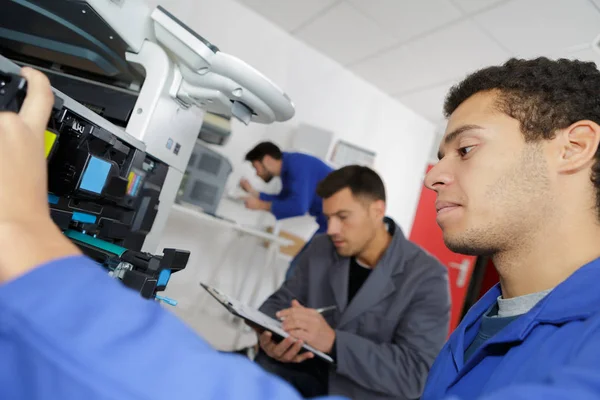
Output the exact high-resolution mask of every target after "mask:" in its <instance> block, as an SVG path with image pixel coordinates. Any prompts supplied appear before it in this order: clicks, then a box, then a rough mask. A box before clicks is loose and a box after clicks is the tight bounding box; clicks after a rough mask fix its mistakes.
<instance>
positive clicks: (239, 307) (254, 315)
mask: <svg viewBox="0 0 600 400" xmlns="http://www.w3.org/2000/svg"><path fill="white" fill-rule="evenodd" d="M200 286H202V287H203V288H204V289H205V290H206V291H207V292H208V293H209V294H210V295H211V296H212V297H214V299H215V300H217V301H218V302H219V303H221V305H223V307H225V308H226V309H227V310H228V311H229V312H230V313H232V314H233V315H235V316H237V317H240V318H242V319H245V320H247V321H249V322H251V323H254V324H256V325H258V326H260V327H262V328H264V329H266V330H268V331H270V332H272V333H274V334H276V335H278V336H280V337H282V338H286V337H288V336H289V334H288V333H287V332H286V331H284V330H283V328H282V327H281V322H280V321H278V320H276V319H274V318H271V317H269V316H268V315H266V314H264V313H262V312H260V311H258V310H256V309H254V308H252V307H248V306H247V305H245V304H242V303H241V302H239V301H237V300H236V299H232V298H231V297H229V296H227V295H226V294H225V293H222V292H221V291H219V290H218V289H216V288H213V287H210V286H208V285H206V284H204V283H200ZM302 347H303V348H304V349H305V350H308V351H310V352H311V353H313V354H314V355H315V356H317V357H319V358H322V359H323V360H325V361H327V362H328V363H331V364H333V363H334V361H333V359H332V358H331V357H330V356H329V355H327V354H325V353H323V352H322V351H319V350H317V349H315V348H314V347H312V346H309V345H307V344H304V345H303V346H302Z"/></svg>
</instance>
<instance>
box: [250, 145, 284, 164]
mask: <svg viewBox="0 0 600 400" xmlns="http://www.w3.org/2000/svg"><path fill="white" fill-rule="evenodd" d="M265 156H271V157H273V158H274V159H275V160H281V157H282V153H281V149H279V147H277V145H276V144H275V143H272V142H261V143H259V144H257V145H256V146H254V148H253V149H252V150H250V151H249V152H248V153H247V154H246V161H250V162H252V161H262V160H263V158H265Z"/></svg>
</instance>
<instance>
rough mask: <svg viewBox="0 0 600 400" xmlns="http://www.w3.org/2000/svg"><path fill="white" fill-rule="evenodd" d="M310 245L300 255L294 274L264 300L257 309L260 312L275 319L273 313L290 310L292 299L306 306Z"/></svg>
mask: <svg viewBox="0 0 600 400" xmlns="http://www.w3.org/2000/svg"><path fill="white" fill-rule="evenodd" d="M311 245H312V243H311V244H310V245H309V246H308V248H307V249H306V250H305V251H304V252H303V253H302V254H301V255H300V258H299V260H298V265H297V266H296V271H295V272H294V274H293V275H292V276H291V277H290V279H288V280H287V281H285V282H284V283H283V284H282V285H281V287H280V288H279V289H277V291H276V292H275V293H273V294H272V295H271V296H269V298H267V300H265V302H264V303H263V304H262V305H261V306H260V308H259V310H260V311H262V312H263V313H265V314H267V315H269V316H270V317H272V318H275V313H276V312H277V311H280V310H283V309H285V308H290V307H291V306H292V300H294V299H296V300H298V301H299V302H300V304H306V301H307V300H306V299H307V297H308V259H309V256H308V254H309V253H310V251H309V250H310V247H311Z"/></svg>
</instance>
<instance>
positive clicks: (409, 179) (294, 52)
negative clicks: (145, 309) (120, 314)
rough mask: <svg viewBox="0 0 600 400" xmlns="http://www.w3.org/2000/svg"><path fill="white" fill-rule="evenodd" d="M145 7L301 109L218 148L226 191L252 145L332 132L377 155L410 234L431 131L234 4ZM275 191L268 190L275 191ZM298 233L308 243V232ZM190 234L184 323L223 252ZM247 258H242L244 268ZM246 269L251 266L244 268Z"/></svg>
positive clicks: (170, 0) (393, 205)
mask: <svg viewBox="0 0 600 400" xmlns="http://www.w3.org/2000/svg"><path fill="white" fill-rule="evenodd" d="M148 3H150V4H151V5H153V6H154V5H156V4H157V3H160V4H161V5H162V6H163V7H165V8H166V9H167V10H169V11H170V12H172V13H173V14H174V15H176V16H177V17H178V18H180V19H181V20H182V21H183V22H185V23H186V24H188V25H189V26H190V27H191V28H192V29H194V30H196V31H197V32H198V33H199V34H200V35H202V36H204V37H205V38H206V39H208V40H209V41H211V42H212V43H213V44H215V45H216V46H217V47H219V48H220V49H221V50H222V51H224V52H227V53H230V54H233V55H235V56H237V57H239V58H240V59H242V60H244V61H246V62H247V63H249V64H250V65H252V66H253V67H255V68H256V69H258V70H259V71H261V72H262V73H264V74H265V75H266V76H267V77H269V78H270V79H271V80H272V81H274V82H275V83H276V84H278V85H279V86H280V87H282V88H283V89H284V90H285V91H286V92H287V93H288V95H289V96H290V97H291V99H292V100H293V102H294V103H295V105H296V116H295V117H294V118H293V120H292V121H289V122H286V123H282V124H275V125H269V126H261V125H255V124H251V125H250V126H244V125H242V124H240V123H237V122H235V123H234V124H233V135H232V137H231V139H230V141H229V143H228V144H227V145H226V146H224V147H213V148H214V149H215V150H217V151H219V152H221V153H222V154H224V155H226V156H227V157H228V158H229V159H230V160H231V162H232V164H233V168H234V171H233V173H232V175H231V177H230V179H229V182H228V186H229V188H231V187H233V186H235V184H237V182H238V181H239V178H240V177H241V176H242V175H247V176H253V172H252V171H251V170H250V168H249V166H248V165H247V164H244V163H243V162H242V161H243V158H244V155H245V153H246V152H247V151H248V150H249V149H250V148H251V147H252V146H253V145H254V144H256V143H257V142H258V141H260V140H264V139H269V140H273V141H274V142H277V143H279V144H280V145H281V146H282V147H283V148H287V147H288V146H289V145H290V143H291V135H292V134H293V132H294V129H295V128H296V127H297V126H298V125H299V123H301V122H304V123H307V124H310V125H314V126H317V127H321V128H323V129H326V130H330V131H333V132H334V133H335V135H336V137H335V139H337V138H343V139H344V140H346V141H349V142H352V143H355V144H357V145H359V146H363V147H366V148H368V149H370V150H373V151H375V152H376V153H377V158H376V165H375V168H376V170H377V171H378V172H379V173H380V175H381V176H382V178H383V179H384V182H385V184H386V188H387V191H388V215H390V216H391V217H392V218H394V219H395V220H396V222H398V223H399V224H400V226H401V227H402V228H403V230H404V232H405V233H406V234H407V235H408V233H409V232H410V228H411V224H412V220H413V215H414V212H415V209H416V203H417V200H418V196H419V193H420V189H421V183H422V177H423V172H424V168H425V165H426V162H427V158H428V155H429V151H430V147H431V145H432V143H433V140H434V130H435V127H434V125H433V124H431V123H430V122H428V121H427V120H425V119H424V118H422V117H420V116H418V115H416V114H415V113H414V112H412V111H411V110H409V109H408V108H406V107H404V106H403V105H402V104H400V103H398V101H397V100H394V99H392V98H391V97H389V96H387V95H385V94H384V93H382V92H380V91H379V90H378V89H376V88H375V87H373V86H372V85H370V84H368V83H366V82H365V81H363V80H362V79H360V78H358V77H357V76H355V75H353V74H352V73H351V72H349V71H347V70H345V69H343V68H342V67H341V66H340V65H338V64H336V63H335V62H333V61H332V60H330V59H329V58H327V57H326V56H325V55H322V54H320V53H318V52H316V51H315V50H313V49H312V48H309V47H308V46H306V45H305V44H303V43H301V42H299V41H297V40H296V39H295V38H293V37H292V36H290V35H289V34H287V33H286V32H284V31H283V30H281V29H280V28H278V27H277V26H275V25H273V24H272V23H270V22H269V21H267V20H266V19H264V18H263V17H262V16H260V15H258V14H256V13H254V12H253V11H251V10H249V9H247V8H245V6H243V5H242V4H239V3H237V2H235V1H232V0H162V1H160V2H159V1H157V0H149V1H148ZM334 142H335V140H334ZM255 182H256V183H257V184H258V182H257V181H256V180H255ZM274 185H275V186H276V184H274ZM274 185H271V186H274ZM275 186H274V187H272V188H271V189H272V190H276V187H275ZM220 213H222V214H225V215H227V216H231V217H234V218H235V219H241V220H242V221H245V222H248V223H249V222H256V220H257V215H258V213H256V212H249V211H246V210H244V209H243V207H242V206H241V205H239V204H233V203H231V202H228V201H224V202H223V204H222V206H221V207H220ZM267 222H268V221H267ZM174 224H175V225H176V224H178V223H177V222H176V221H175V220H171V226H170V227H168V229H167V231H168V232H171V233H173V232H179V233H181V229H177V226H175V225H174ZM312 227H313V228H314V226H312ZM186 229H191V228H189V227H187V228H186ZM168 232H167V233H168ZM300 233H301V234H302V235H304V236H308V234H310V233H311V232H300ZM189 235H193V237H194V242H195V243H196V245H195V246H194V247H195V248H194V249H190V250H192V252H193V255H192V260H191V261H190V266H189V267H188V269H187V270H185V271H183V272H182V273H180V274H176V275H175V276H174V277H173V280H172V282H171V284H170V288H169V292H170V294H171V295H173V297H178V299H179V300H183V304H182V306H181V308H180V310H179V311H178V313H179V314H180V315H182V316H184V317H187V319H190V318H192V317H191V315H192V314H193V315H196V313H195V312H194V313H191V311H190V312H189V313H188V311H186V310H187V309H188V308H190V309H191V308H192V307H193V304H194V302H195V300H194V299H195V296H197V294H196V292H197V290H198V286H197V282H198V281H199V280H200V279H203V278H204V277H206V276H207V274H208V272H207V271H208V269H210V267H211V266H212V265H214V262H215V260H217V259H219V256H218V254H217V253H219V252H221V251H222V250H223V249H222V248H221V249H219V244H222V243H224V240H225V239H223V240H221V241H216V239H215V237H216V236H215V232H214V229H213V228H212V227H211V228H210V229H204V230H202V229H198V230H197V232H196V230H195V232H193V233H192V232H189V233H188V236H189ZM175 241H176V240H175V237H174V236H172V235H171V236H169V234H167V236H165V238H164V240H163V243H162V245H163V246H173V245H177V243H175ZM188 244H189V243H188ZM221 247H222V246H221ZM216 249H218V250H216ZM243 258H244V256H243V255H241V254H240V256H239V259H240V261H241V260H242V259H243ZM246 261H247V260H246ZM256 262H260V261H258V260H257V261H256ZM231 263H232V265H231V268H234V269H235V268H238V267H239V266H238V267H236V266H234V265H233V263H235V262H234V261H231ZM249 267H250V266H249V265H247V263H246V264H245V265H243V268H249ZM186 304H187V305H186ZM186 313H187V314H186ZM193 318H196V317H193Z"/></svg>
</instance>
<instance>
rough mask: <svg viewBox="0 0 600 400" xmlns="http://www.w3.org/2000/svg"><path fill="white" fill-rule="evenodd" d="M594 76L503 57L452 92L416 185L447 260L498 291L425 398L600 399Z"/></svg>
mask: <svg viewBox="0 0 600 400" xmlns="http://www.w3.org/2000/svg"><path fill="white" fill-rule="evenodd" d="M599 93H600V72H599V71H598V69H597V68H596V65H594V64H593V63H589V62H581V61H571V60H564V59H562V60H557V61H553V60H549V59H546V58H538V59H535V60H516V59H511V60H509V61H508V62H507V63H505V64H504V65H502V66H499V67H490V68H486V69H483V70H480V71H477V72H475V73H474V74H472V75H470V76H468V77H467V78H466V79H465V80H464V81H462V82H461V83H460V84H458V85H457V86H455V87H454V88H452V89H451V91H450V93H449V94H448V97H447V98H446V102H445V106H444V112H445V115H446V116H447V117H448V118H449V119H448V125H447V128H446V133H445V135H444V138H443V139H442V143H441V145H440V149H439V159H440V161H439V163H438V164H437V165H436V166H435V167H434V168H433V169H432V170H431V171H430V172H429V173H428V175H427V177H426V179H425V183H426V185H427V187H428V188H430V189H432V190H434V191H436V192H437V202H436V209H437V222H438V224H439V226H440V227H441V228H442V231H443V234H444V241H445V243H446V245H447V246H448V247H449V248H450V249H451V250H453V251H455V252H459V253H463V254H470V255H488V256H491V257H492V259H493V262H494V265H495V267H496V268H497V270H498V273H499V275H500V283H499V284H498V285H497V286H496V287H494V288H492V289H491V290H490V291H489V292H488V293H487V294H485V295H484V296H483V298H482V299H481V300H480V301H479V302H478V303H477V304H476V305H475V306H473V307H472V308H471V310H469V312H468V313H467V315H466V316H465V318H464V320H463V321H462V323H461V324H460V325H459V326H458V328H457V329H456V330H455V332H454V333H453V334H452V336H451V337H450V339H449V341H448V342H447V344H446V345H445V347H444V348H443V349H442V351H441V353H440V354H439V356H438V358H437V359H436V361H435V363H434V365H433V367H432V369H431V372H430V374H429V377H428V381H427V385H426V388H425V392H424V394H423V397H422V399H423V400H430V399H440V398H447V397H448V398H452V399H486V400H496V399H559V398H560V399H578V400H581V399H591V398H600V364H599V360H600V290H599V289H598V284H599V283H598V282H600V259H599V257H600V222H599V221H600V174H599V172H600V152H599V150H598V142H599V141H600V126H599V124H600V95H599Z"/></svg>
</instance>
